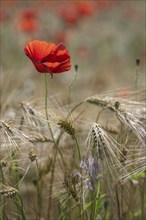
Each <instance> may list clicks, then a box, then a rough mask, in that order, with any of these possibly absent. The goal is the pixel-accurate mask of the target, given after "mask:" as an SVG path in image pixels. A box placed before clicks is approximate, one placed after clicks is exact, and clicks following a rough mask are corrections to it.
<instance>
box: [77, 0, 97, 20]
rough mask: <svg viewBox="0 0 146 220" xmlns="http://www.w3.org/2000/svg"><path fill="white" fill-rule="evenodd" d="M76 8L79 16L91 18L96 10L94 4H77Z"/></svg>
mask: <svg viewBox="0 0 146 220" xmlns="http://www.w3.org/2000/svg"><path fill="white" fill-rule="evenodd" d="M76 7H77V11H78V13H79V14H80V16H87V17H88V16H91V15H92V14H93V13H94V12H95V10H96V5H95V3H94V2H77V3H76Z"/></svg>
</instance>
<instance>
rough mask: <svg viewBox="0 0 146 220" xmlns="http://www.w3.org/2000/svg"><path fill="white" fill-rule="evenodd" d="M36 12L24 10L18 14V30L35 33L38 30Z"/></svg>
mask: <svg viewBox="0 0 146 220" xmlns="http://www.w3.org/2000/svg"><path fill="white" fill-rule="evenodd" d="M37 16H38V12H37V10H35V9H30V8H29V9H25V10H24V11H22V12H21V14H20V20H19V24H18V30H20V31H23V32H30V33H32V32H35V31H36V30H38V26H39V24H38V20H37Z"/></svg>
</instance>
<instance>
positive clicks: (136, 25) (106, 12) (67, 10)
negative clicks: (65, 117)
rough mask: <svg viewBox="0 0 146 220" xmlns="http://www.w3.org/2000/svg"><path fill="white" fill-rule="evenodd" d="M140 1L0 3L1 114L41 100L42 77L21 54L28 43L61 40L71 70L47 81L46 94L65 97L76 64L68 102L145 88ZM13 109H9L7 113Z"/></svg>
mask: <svg viewBox="0 0 146 220" xmlns="http://www.w3.org/2000/svg"><path fill="white" fill-rule="evenodd" d="M145 15H146V2H145V1H128V0H125V1H124V0H122V1H121V0H108V1H47V0H35V1H24V0H23V1H22V0H13V1H7V0H1V11H0V24H1V31H0V34H1V80H0V82H1V86H0V87H1V88H0V90H1V91H0V92H1V110H2V111H1V112H2V115H3V116H4V117H6V116H8V115H9V114H10V111H9V110H10V109H11V110H12V109H15V108H16V107H17V106H18V105H19V102H20V101H22V100H26V99H29V98H35V97H38V96H40V97H43V96H44V77H43V76H42V75H43V74H41V73H38V72H37V71H36V69H35V67H34V66H33V64H32V63H31V61H30V60H29V59H28V57H26V55H25V54H24V47H25V45H26V43H28V42H29V41H31V40H34V39H38V40H45V41H48V42H54V43H56V44H57V43H59V42H63V43H64V45H65V46H66V48H67V49H68V51H69V52H70V54H71V60H72V64H73V66H72V69H71V70H70V71H69V72H66V73H62V74H56V75H54V78H53V80H52V79H51V77H50V79H49V94H50V95H52V94H55V95H56V94H58V93H59V94H62V96H65V95H66V92H67V91H68V87H69V84H70V83H71V82H72V80H73V78H74V75H75V71H74V65H76V64H77V65H78V67H79V68H78V73H77V79H76V82H75V84H74V86H73V94H72V101H78V100H81V99H83V98H85V97H87V96H88V95H92V94H96V93H99V92H102V91H106V90H110V89H115V88H127V87H134V84H135V72H136V58H139V59H140V69H139V79H138V87H139V88H141V87H142V86H144V84H145V58H146V47H145V25H146V22H145ZM12 114H15V111H11V114H10V115H12Z"/></svg>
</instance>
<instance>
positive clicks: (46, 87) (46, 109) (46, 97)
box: [45, 73, 55, 143]
mask: <svg viewBox="0 0 146 220" xmlns="http://www.w3.org/2000/svg"><path fill="white" fill-rule="evenodd" d="M45 112H46V119H47V122H48V128H49V131H50V134H51V137H52V140H53V142H54V143H55V139H54V135H53V132H52V129H51V126H50V123H49V117H48V82H47V73H45Z"/></svg>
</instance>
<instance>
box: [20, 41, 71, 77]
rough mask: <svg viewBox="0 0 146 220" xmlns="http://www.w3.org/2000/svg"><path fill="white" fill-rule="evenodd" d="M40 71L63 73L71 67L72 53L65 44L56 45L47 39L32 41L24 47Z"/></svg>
mask: <svg viewBox="0 0 146 220" xmlns="http://www.w3.org/2000/svg"><path fill="white" fill-rule="evenodd" d="M24 51H25V54H26V55H27V56H28V57H29V58H30V59H31V61H32V62H33V64H34V65H35V67H36V69H37V70H38V72H40V73H50V74H51V75H52V74H54V73H62V72H65V71H68V70H70V69H71V61H70V54H69V52H68V51H67V49H66V48H65V46H64V45H63V44H61V43H60V44H58V45H55V44H54V43H48V42H45V41H39V40H33V41H30V42H29V43H28V44H27V45H26V47H25V48H24Z"/></svg>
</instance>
